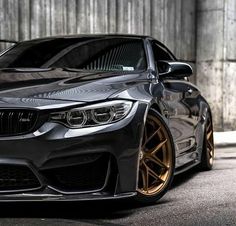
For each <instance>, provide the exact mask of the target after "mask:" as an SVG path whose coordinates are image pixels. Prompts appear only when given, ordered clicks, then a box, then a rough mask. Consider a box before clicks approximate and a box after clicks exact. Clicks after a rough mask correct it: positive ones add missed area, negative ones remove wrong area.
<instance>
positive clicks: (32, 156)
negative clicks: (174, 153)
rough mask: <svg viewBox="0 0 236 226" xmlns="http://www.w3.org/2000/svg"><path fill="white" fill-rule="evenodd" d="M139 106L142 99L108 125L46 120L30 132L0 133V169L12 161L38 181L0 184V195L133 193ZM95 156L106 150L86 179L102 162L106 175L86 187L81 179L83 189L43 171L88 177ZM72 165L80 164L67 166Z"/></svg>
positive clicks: (55, 197) (47, 197)
mask: <svg viewBox="0 0 236 226" xmlns="http://www.w3.org/2000/svg"><path fill="white" fill-rule="evenodd" d="M145 112H146V104H143V103H139V102H136V103H135V104H134V106H133V108H132V110H131V112H130V113H129V115H128V116H127V117H126V118H125V119H123V120H121V121H119V122H116V123H113V124H110V125H105V126H98V127H93V128H83V129H69V128H66V127H65V126H63V125H60V124H57V123H51V122H48V123H45V124H44V125H43V126H42V127H41V128H39V129H38V130H37V131H35V132H34V133H31V134H27V135H23V136H15V137H1V138H0V147H1V149H0V170H1V166H5V165H10V166H15V167H16V171H17V167H18V166H25V167H26V168H27V169H29V170H30V171H31V172H33V174H34V175H35V178H36V180H38V182H39V184H38V185H37V186H35V187H30V188H29V187H27V188H24V187H23V188H22V187H20V188H19V189H7V190H4V189H2V188H1V186H0V188H1V189H0V201H73V200H74V201H77V200H98V199H119V198H127V197H131V196H134V195H136V188H137V172H138V171H137V167H138V153H139V146H140V138H141V134H142V130H143V125H144V115H145ZM94 156H95V157H94ZM96 156H98V157H96ZM99 156H106V157H104V158H106V164H107V168H104V167H102V166H99V165H98V164H97V168H94V172H95V175H93V176H92V177H91V180H90V181H96V179H97V178H100V175H99V173H98V171H100V170H101V168H103V172H104V173H105V174H106V175H105V177H101V178H102V179H104V183H101V181H98V182H99V183H100V185H101V186H98V187H96V183H95V182H94V184H93V186H92V188H91V189H90V188H89V181H88V180H87V183H88V185H87V186H85V187H84V186H83V189H81V188H80V187H79V186H80V184H79V185H78V184H76V187H74V188H73V185H74V184H73V183H74V182H73V183H72V186H70V188H69V189H68V183H70V181H69V182H68V180H64V179H62V181H63V183H64V185H63V186H61V184H58V183H57V182H58V181H55V180H52V177H49V176H48V175H49V174H48V172H50V175H51V174H52V173H51V172H54V171H55V170H60V172H61V171H65V173H63V175H64V176H65V175H66V174H67V176H72V174H73V177H71V178H72V179H73V181H74V180H80V179H81V178H83V180H86V178H87V179H88V178H90V177H89V175H88V176H87V174H86V173H88V174H89V172H90V171H92V168H91V166H93V165H94V163H93V161H95V160H96V161H100V160H98V159H99V158H100V157H99ZM101 158H102V157H101ZM101 161H102V160H101ZM104 161H105V160H104ZM101 163H102V162H101ZM86 164H90V165H89V167H87V168H86V167H84V166H85V165H86ZM77 166H78V167H80V166H82V168H75V169H76V170H77V171H75V170H73V169H74V168H73V167H77ZM68 168H70V171H68ZM83 170H84V171H83ZM45 172H47V173H45ZM81 174H82V175H81ZM77 175H78V178H77V177H76V176H77ZM27 176H28V174H27ZM59 176H60V177H61V175H59ZM81 176H82V177H81ZM90 176H91V175H90ZM22 177H24V175H23V176H22V175H21V177H20V178H22ZM66 178H68V177H66ZM0 179H1V178H0ZM30 179H31V178H30ZM30 179H27V180H28V181H30ZM54 179H55V177H54ZM3 182H4V181H3ZM76 183H77V182H76ZM0 185H1V181H0Z"/></svg>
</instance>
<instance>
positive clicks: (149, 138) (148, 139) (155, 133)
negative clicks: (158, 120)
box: [143, 127, 160, 147]
mask: <svg viewBox="0 0 236 226" xmlns="http://www.w3.org/2000/svg"><path fill="white" fill-rule="evenodd" d="M146 130H147V129H146ZM159 130H160V127H159V128H158V129H157V130H156V131H155V132H154V133H152V135H151V136H150V137H148V138H147V137H146V139H145V142H144V144H143V147H145V146H146V145H147V144H148V142H149V141H150V140H152V138H153V137H155V136H156V135H157V133H158V132H159ZM146 135H147V132H146Z"/></svg>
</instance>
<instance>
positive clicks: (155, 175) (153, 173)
mask: <svg viewBox="0 0 236 226" xmlns="http://www.w3.org/2000/svg"><path fill="white" fill-rule="evenodd" d="M144 166H145V167H146V169H147V173H148V175H150V176H151V177H153V178H154V179H156V180H158V181H161V183H164V181H163V180H162V179H161V178H160V176H159V175H158V174H157V173H155V172H154V171H153V170H152V169H151V168H150V167H149V166H148V165H147V164H146V163H145V162H144Z"/></svg>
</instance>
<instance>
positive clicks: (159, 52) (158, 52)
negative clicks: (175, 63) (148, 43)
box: [152, 42, 174, 72]
mask: <svg viewBox="0 0 236 226" xmlns="http://www.w3.org/2000/svg"><path fill="white" fill-rule="evenodd" d="M152 49H153V54H154V59H155V64H156V66H157V69H158V71H159V72H162V71H165V68H162V65H161V64H158V61H160V60H169V61H171V60H174V57H173V56H172V55H171V54H170V53H169V52H167V50H166V49H165V48H163V47H162V46H159V45H158V44H157V43H155V42H153V43H152Z"/></svg>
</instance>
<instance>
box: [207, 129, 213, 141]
mask: <svg viewBox="0 0 236 226" xmlns="http://www.w3.org/2000/svg"><path fill="white" fill-rule="evenodd" d="M212 133H213V131H212V130H211V131H210V132H208V133H207V140H209V139H210V138H211V135H212Z"/></svg>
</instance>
